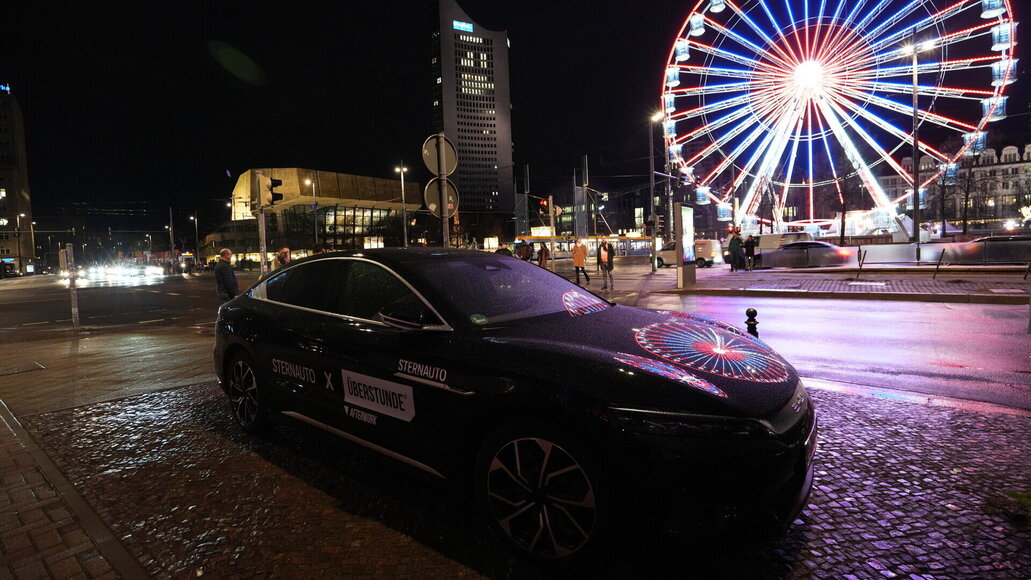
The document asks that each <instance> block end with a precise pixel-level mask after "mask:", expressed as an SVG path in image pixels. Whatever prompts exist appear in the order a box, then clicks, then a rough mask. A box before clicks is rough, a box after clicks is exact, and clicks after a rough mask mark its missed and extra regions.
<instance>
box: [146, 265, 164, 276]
mask: <svg viewBox="0 0 1031 580" xmlns="http://www.w3.org/2000/svg"><path fill="white" fill-rule="evenodd" d="M144 273H145V274H146V275H147V276H162V275H164V273H165V271H164V270H162V269H161V266H147V270H146V271H145V272H144Z"/></svg>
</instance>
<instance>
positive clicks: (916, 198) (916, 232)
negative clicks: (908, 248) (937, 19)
mask: <svg viewBox="0 0 1031 580" xmlns="http://www.w3.org/2000/svg"><path fill="white" fill-rule="evenodd" d="M933 47H934V42H933V41H928V42H924V43H922V44H920V45H917V43H916V28H914V29H913V34H912V36H910V44H909V45H908V46H904V47H903V48H902V53H903V54H906V53H910V54H912V57H913V198H912V199H913V236H912V238H911V240H912V241H913V242H915V243H916V261H917V264H919V263H920V138H919V122H920V118H919V103H920V101H919V98H920V92H919V88H920V87H919V76H920V73H919V70H918V67H919V64H920V63H919V58H918V56H917V54H918V53H919V52H920V51H922V50H929V49H931V48H933Z"/></svg>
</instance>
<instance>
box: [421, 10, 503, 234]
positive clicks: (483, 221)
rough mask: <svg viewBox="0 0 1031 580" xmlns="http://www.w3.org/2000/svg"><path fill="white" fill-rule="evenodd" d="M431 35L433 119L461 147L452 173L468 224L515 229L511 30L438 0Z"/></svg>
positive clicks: (469, 227)
mask: <svg viewBox="0 0 1031 580" xmlns="http://www.w3.org/2000/svg"><path fill="white" fill-rule="evenodd" d="M434 17H435V18H436V21H435V24H436V26H435V27H434V28H433V31H432V36H431V46H432V54H431V70H432V73H433V74H432V82H433V83H434V88H433V126H434V130H435V131H442V132H443V133H444V135H446V136H447V138H448V139H449V140H450V141H451V142H452V143H453V144H454V145H455V149H456V150H457V151H458V170H457V171H456V172H455V174H454V175H452V176H451V179H452V180H453V181H454V182H455V186H456V188H457V189H458V197H459V208H458V211H459V216H460V219H461V224H462V227H463V229H465V231H467V232H471V233H472V235H474V236H480V237H482V236H486V235H504V236H510V235H512V233H513V232H512V231H511V230H512V226H511V225H508V226H505V224H510V223H511V222H510V221H509V220H510V219H511V217H512V215H513V211H514V210H513V208H514V193H513V179H512V112H511V102H510V100H509V85H508V34H507V33H506V32H505V31H495V30H487V29H486V28H483V27H482V26H480V25H479V24H477V23H476V22H473V20H472V19H471V18H469V16H468V15H467V14H466V13H465V12H464V11H463V10H462V8H461V7H460V6H459V5H458V3H457V2H455V0H439V2H438V3H437V7H436V10H435V11H434Z"/></svg>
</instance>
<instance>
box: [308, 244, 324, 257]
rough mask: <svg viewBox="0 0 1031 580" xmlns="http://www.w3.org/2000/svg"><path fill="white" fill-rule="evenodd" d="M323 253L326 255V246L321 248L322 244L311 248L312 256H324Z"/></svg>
mask: <svg viewBox="0 0 1031 580" xmlns="http://www.w3.org/2000/svg"><path fill="white" fill-rule="evenodd" d="M325 253H326V246H323V245H322V244H315V245H314V246H312V248H311V255H312V256H317V255H319V254H325Z"/></svg>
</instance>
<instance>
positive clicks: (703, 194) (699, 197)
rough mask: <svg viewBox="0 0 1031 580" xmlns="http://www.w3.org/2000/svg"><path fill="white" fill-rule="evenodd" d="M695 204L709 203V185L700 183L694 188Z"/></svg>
mask: <svg viewBox="0 0 1031 580" xmlns="http://www.w3.org/2000/svg"><path fill="white" fill-rule="evenodd" d="M694 202H695V205H709V186H708V185H700V186H698V187H697V188H695V190H694Z"/></svg>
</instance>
